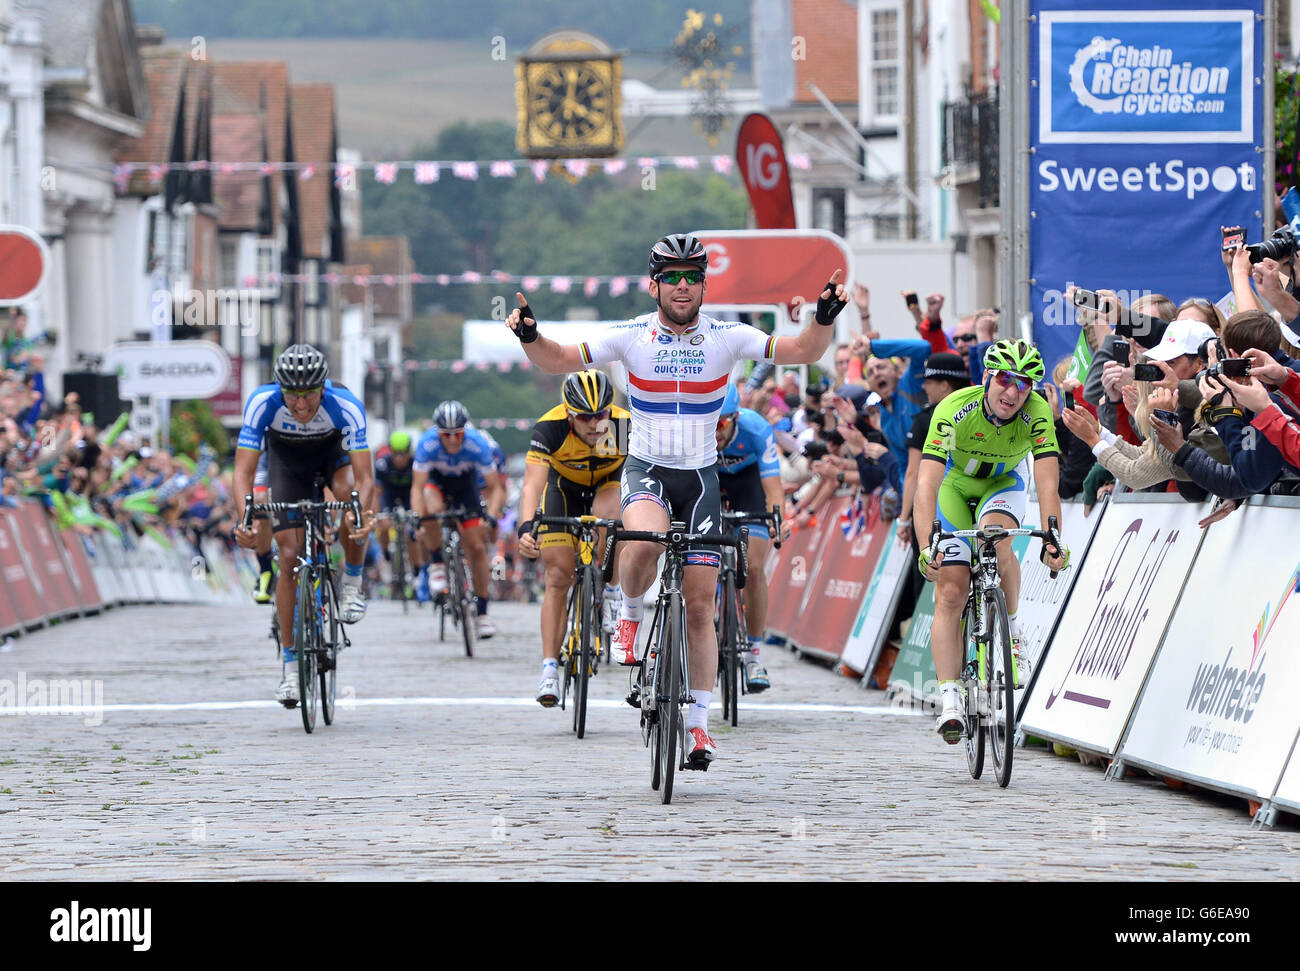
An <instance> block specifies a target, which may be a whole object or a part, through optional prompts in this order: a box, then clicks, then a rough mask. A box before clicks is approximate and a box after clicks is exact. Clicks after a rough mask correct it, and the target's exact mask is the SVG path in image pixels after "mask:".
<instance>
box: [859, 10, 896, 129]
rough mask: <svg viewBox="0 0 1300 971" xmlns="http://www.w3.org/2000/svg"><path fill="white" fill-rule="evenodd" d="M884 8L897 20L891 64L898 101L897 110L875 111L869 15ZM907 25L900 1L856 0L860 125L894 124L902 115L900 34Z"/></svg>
mask: <svg viewBox="0 0 1300 971" xmlns="http://www.w3.org/2000/svg"><path fill="white" fill-rule="evenodd" d="M885 10H892V11H893V12H894V17H895V18H896V20H895V22H896V24H897V27H898V30H897V42H898V46H897V50H896V51H895V54H894V67H895V70H896V72H897V78H898V86H897V92H898V93H897V99H896V100H897V104H898V110H897V111H896V112H894V113H893V114H888V115H887V114H878V113H877V112H876V86H875V76H874V70H875V68H876V67H877V63H876V59H875V53H876V51H875V44H874V43H873V38H872V15H873V14H875V13H879V12H881V11H885ZM905 26H906V20H905V18H904V16H903V3H902V2H900V0H858V51H859V57H858V66H859V71H860V74H859V77H858V89H859V91H860V92H861V99H860V104H859V110H858V115H859V120H860V122H861V124H862V125H863V127H866V128H877V127H885V126H888V125H897V124H898V123H899V120H900V118H901V116H902V110H903V84H904V79H903V64H904V57H903V55H904V53H905V51H904V48H903V44H904V42H905V39H904V37H903V34H904V30H905Z"/></svg>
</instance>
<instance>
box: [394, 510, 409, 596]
mask: <svg viewBox="0 0 1300 971" xmlns="http://www.w3.org/2000/svg"><path fill="white" fill-rule="evenodd" d="M392 564H393V587H394V589H396V591H397V599H398V600H400V601H402V613H403V614H405V613H406V612H407V610H408V609H409V608H408V607H407V605H406V534H405V531H404V530H402V529H395V530H393V560H392Z"/></svg>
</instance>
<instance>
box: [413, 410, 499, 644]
mask: <svg viewBox="0 0 1300 971" xmlns="http://www.w3.org/2000/svg"><path fill="white" fill-rule="evenodd" d="M433 425H434V427H433V428H430V429H429V430H428V431H427V432H425V433H424V434H423V435H422V436H421V437H420V443H419V444H418V445H417V446H416V448H415V465H414V468H415V473H414V475H413V477H412V481H411V508H412V509H413V510H414V511H415V512H416V513H417V514H419V515H421V516H431V515H434V514H436V513H440V512H443V511H444V510H446V509H448V508H451V507H454V506H462V507H464V508H465V510H467V515H466V517H465V519H463V520H462V521H461V537H462V539H463V540H464V546H465V555H466V557H467V558H468V559H469V566H470V572H471V573H472V574H473V577H474V594H475V596H476V597H477V598H478V636H479V637H481V638H483V639H485V640H486V639H487V638H489V637H491V636H492V635H493V634H495V633H496V628H495V627H493V625H492V622H491V621H490V620H488V616H487V609H488V581H489V579H490V570H489V566H490V564H489V563H488V555H487V538H486V535H485V533H486V529H485V525H484V523H483V516H484V514H485V507H486V514H487V515H489V516H491V517H492V518H493V519H497V518H499V517H500V516H501V510H502V508H503V507H504V506H505V501H506V490H505V483H504V482H503V481H502V479H501V476H500V475H498V474H497V470H496V466H495V465H494V464H493V460H492V447H491V446H490V445H489V444H488V442H487V439H486V438H484V437H483V433H482V432H480V431H479V430H478V429H476V428H470V427H469V412H468V411H466V410H465V406H464V405H462V404H461V403H460V402H459V401H444V402H443V403H442V404H440V405H439V406H438V409H437V410H436V411H435V412H434V413H433ZM480 476H482V478H483V483H484V488H483V489H482V490H480V488H479V477H480ZM423 535H424V540H425V542H426V543H427V544H428V547H429V550H430V555H431V557H432V560H433V563H432V565H430V567H429V588H430V590H431V591H432V592H434V593H441V592H442V591H444V590H446V589H447V571H446V568H445V567H444V566H443V563H442V526H441V524H440V523H439V522H438V521H437V520H430V521H428V522H426V523H425V524H424V527H423Z"/></svg>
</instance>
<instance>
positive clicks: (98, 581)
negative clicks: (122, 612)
mask: <svg viewBox="0 0 1300 971" xmlns="http://www.w3.org/2000/svg"><path fill="white" fill-rule="evenodd" d="M105 539H106V534H105V533H102V532H96V533H95V534H94V535H93V536H91V538H90V542H91V546H92V547H93V549H94V551H95V552H94V555H93V556H91V558H90V571H91V573H93V574H94V575H95V585H96V586H98V587H99V595H100V597H102V598H103V601H104V606H106V607H111V606H115V605H117V604H120V603H122V601H123V594H122V582H121V580H120V578H119V577H118V573H117V570H116V568H114V566H113V564H112V563H111V562H110V561H109V558H108V544H107V543H106V542H105Z"/></svg>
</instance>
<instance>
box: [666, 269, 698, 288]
mask: <svg viewBox="0 0 1300 971" xmlns="http://www.w3.org/2000/svg"><path fill="white" fill-rule="evenodd" d="M655 279H656V280H658V281H659V282H660V283H666V284H668V285H669V286H670V287H675V286H677V284H679V283H681V282H682V281H683V280H685V281H686V282H687V283H689V284H690V285H691V286H695V285H697V284H700V283H703V282H704V271H703V270H664V271H663V272H662V273H660V274H659V275H658V276H657V277H655Z"/></svg>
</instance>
